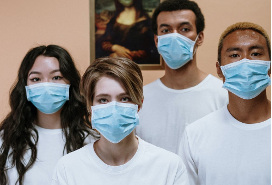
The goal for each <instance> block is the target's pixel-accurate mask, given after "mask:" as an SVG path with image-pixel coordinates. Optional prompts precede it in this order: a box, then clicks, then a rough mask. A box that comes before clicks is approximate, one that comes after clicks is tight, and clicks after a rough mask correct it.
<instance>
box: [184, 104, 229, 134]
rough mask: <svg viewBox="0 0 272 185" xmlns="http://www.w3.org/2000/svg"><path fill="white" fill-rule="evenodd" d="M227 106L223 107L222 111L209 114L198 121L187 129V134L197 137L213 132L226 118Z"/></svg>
mask: <svg viewBox="0 0 272 185" xmlns="http://www.w3.org/2000/svg"><path fill="white" fill-rule="evenodd" d="M226 109H227V106H226V105H225V106H223V107H221V108H220V109H218V110H216V111H214V112H212V113H210V114H207V115H206V116H204V117H202V118H200V119H198V120H196V121H195V122H193V123H191V124H190V125H188V126H187V127H186V129H185V130H186V132H187V134H190V135H197V134H203V133H208V132H213V130H215V129H216V128H217V127H218V126H220V124H221V123H222V119H223V118H224V114H225V113H224V112H225V111H226Z"/></svg>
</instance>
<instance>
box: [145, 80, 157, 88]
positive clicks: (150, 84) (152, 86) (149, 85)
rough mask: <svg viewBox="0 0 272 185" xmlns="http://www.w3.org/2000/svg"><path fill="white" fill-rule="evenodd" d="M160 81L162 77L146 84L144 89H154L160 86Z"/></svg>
mask: <svg viewBox="0 0 272 185" xmlns="http://www.w3.org/2000/svg"><path fill="white" fill-rule="evenodd" d="M159 82H160V79H157V80H155V81H153V82H151V83H149V84H147V85H145V86H144V90H150V89H153V88H154V87H158V86H159Z"/></svg>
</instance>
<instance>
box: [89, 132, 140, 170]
mask: <svg viewBox="0 0 272 185" xmlns="http://www.w3.org/2000/svg"><path fill="white" fill-rule="evenodd" d="M137 149H138V139H137V138H136V136H135V134H134V132H132V133H131V134H130V135H128V136H127V137H126V138H125V139H123V140H122V141H121V142H119V143H116V144H115V143H111V142H109V141H108V140H107V139H105V138H104V137H103V136H102V135H101V138H100V139H99V140H98V141H97V142H95V143H94V150H95V152H96V154H97V156H98V157H99V158H100V159H101V160H102V161H103V162H104V163H106V164H108V165H111V166H120V165H122V164H125V163H127V162H128V161H129V160H130V159H132V157H133V156H134V155H135V153H136V152H137Z"/></svg>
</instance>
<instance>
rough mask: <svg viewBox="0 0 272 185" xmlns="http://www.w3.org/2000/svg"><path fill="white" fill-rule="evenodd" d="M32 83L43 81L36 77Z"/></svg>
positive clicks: (32, 79)
mask: <svg viewBox="0 0 272 185" xmlns="http://www.w3.org/2000/svg"><path fill="white" fill-rule="evenodd" d="M30 81H31V82H38V81H41V79H40V78H37V77H35V78H31V79H30Z"/></svg>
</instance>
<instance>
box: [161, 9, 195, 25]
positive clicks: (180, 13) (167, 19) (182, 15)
mask: <svg viewBox="0 0 272 185" xmlns="http://www.w3.org/2000/svg"><path fill="white" fill-rule="evenodd" d="M195 20H196V16H195V13H194V12H193V11H192V10H176V11H162V12H160V13H159V15H158V17H157V25H158V26H160V25H161V24H168V25H175V24H180V23H183V22H189V23H190V24H191V25H192V26H195Z"/></svg>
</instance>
